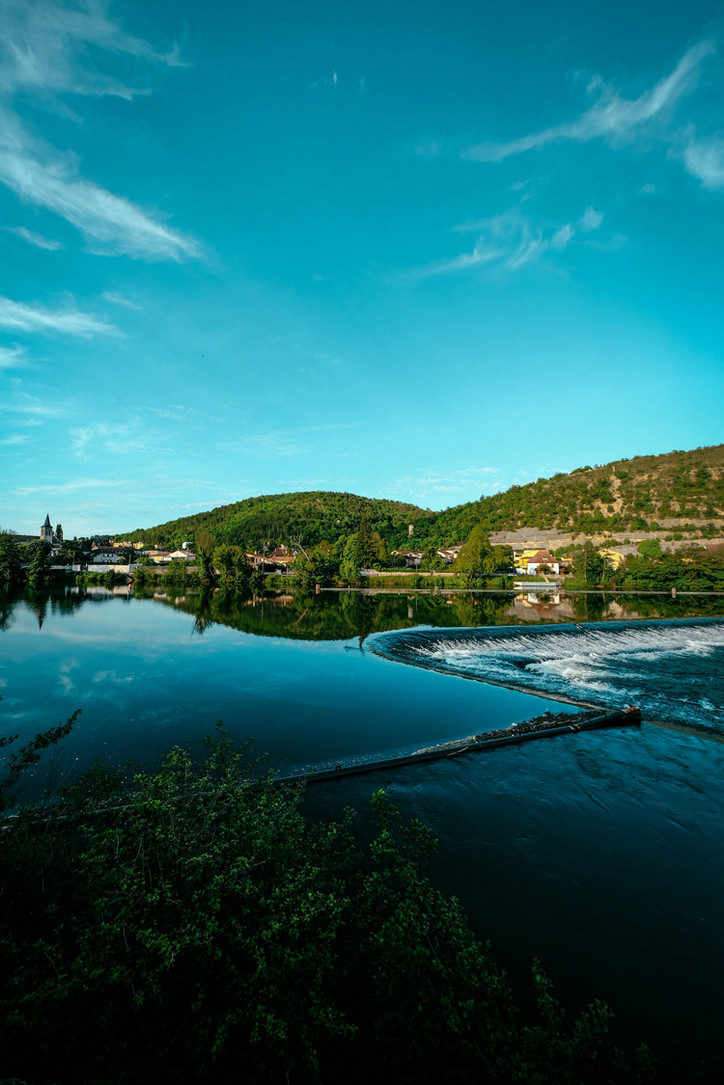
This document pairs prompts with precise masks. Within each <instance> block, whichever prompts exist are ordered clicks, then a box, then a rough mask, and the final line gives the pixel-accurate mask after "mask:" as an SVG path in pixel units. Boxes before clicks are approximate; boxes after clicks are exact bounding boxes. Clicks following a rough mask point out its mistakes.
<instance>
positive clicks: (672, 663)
mask: <svg viewBox="0 0 724 1085" xmlns="http://www.w3.org/2000/svg"><path fill="white" fill-rule="evenodd" d="M376 648H377V649H378V650H380V651H381V653H382V654H384V655H388V654H389V655H391V656H392V657H393V658H395V659H398V660H404V661H405V662H408V663H413V664H416V665H418V666H423V667H431V668H434V669H436V670H445V671H449V672H452V673H455V674H461V675H465V676H468V677H474V678H479V679H482V680H487V681H493V682H500V683H504V684H510V685H516V686H520V687H523V688H525V689H530V690H531V691H534V692H536V693H544V694H545V693H550V694H552V695H553V696H560V697H565V698H569V699H571V700H581V701H585V702H590V703H592V704H601V705H610V706H612V707H620V706H623V705H627V704H637V705H639V707H640V708H641V709H642V712H643V713H644V716H646V717H648V718H649V719H661V720H671V721H678V722H681V723H685V724H688V725H691V726H696V727H700V728H705V729H707V730H712V731H714V732H721V733H723V734H724V622H722V621H719V620H708V621H707V620H704V621H701V620H691V621H671V622H665V621H662V622H656V623H654V622H638V623H624V622H616V623H610V624H607V623H601V624H600V625H587V626H570V625H568V626H563V627H561V626H558V627H550V626H538V627H536V628H533V629H531V628H524V629H522V628H519V627H500V628H493V629H484V630H451V631H450V632H446V633H443V632H441V631H440V630H430V631H425V632H420V631H415V632H413V633H408V634H405V633H398V634H392V635H388V636H384V637H382V638H380V643H378V644H376Z"/></svg>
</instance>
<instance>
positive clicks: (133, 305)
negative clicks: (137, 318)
mask: <svg viewBox="0 0 724 1085" xmlns="http://www.w3.org/2000/svg"><path fill="white" fill-rule="evenodd" d="M102 297H103V298H104V300H105V301H110V302H112V303H113V305H122V306H123V307H124V308H125V309H136V310H138V312H140V311H141V309H142V306H141V305H139V304H138V302H135V301H131V299H130V298H125V297H124V296H123V294H118V293H116V291H115V290H104V291H103V294H102Z"/></svg>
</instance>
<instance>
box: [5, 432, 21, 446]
mask: <svg viewBox="0 0 724 1085" xmlns="http://www.w3.org/2000/svg"><path fill="white" fill-rule="evenodd" d="M27 441H28V435H27V434H26V433H13V434H12V436H10V437H3V439H2V440H1V441H0V445H24V444H27Z"/></svg>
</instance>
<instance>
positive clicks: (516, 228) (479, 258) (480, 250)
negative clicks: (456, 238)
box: [405, 207, 603, 280]
mask: <svg viewBox="0 0 724 1085" xmlns="http://www.w3.org/2000/svg"><path fill="white" fill-rule="evenodd" d="M602 222H603V213H602V212H601V211H596V210H595V209H594V208H593V207H589V208H587V209H586V210H585V211H584V213H583V215H582V216H581V217H580V218H579V219H578V220H577V221H576V222H565V223H563V224H562V225H550V224H547V225H545V226H534V225H533V223H532V222H531V220H530V219H529V218H528V217H527V216H525V215H523V213H522V212H521V210H520V208H519V207H515V208H513V209H511V210H510V211H506V212H504V213H503V214H501V215H495V216H493V217H492V218H489V219H482V220H481V221H479V222H471V223H466V224H465V225H464V226H458V227H456V228H455V232H456V233H473V232H475V233H478V237H477V239H476V241H475V244H474V245H473V248H472V251H468V252H464V253H461V254H460V255H458V256H453V257H451V258H449V259H445V260H438V261H435V262H433V263H431V264H427V265H425V266H424V267H421V268H416V269H413V270H412V271H411V272H408V273H407V274H406V275H405V278H406V279H412V280H416V279H426V278H430V277H432V276H435V275H449V274H451V273H452V272H456V271H465V270H467V269H469V268H473V267H476V266H481V265H485V264H497V265H498V266H501V267H505V268H507V269H508V270H510V271H517V270H518V269H519V268H522V267H525V266H526V264H531V263H534V262H535V261H536V260H540V259H541V257H543V256H544V255H545V254H546V253H547V252H551V251H552V252H562V251H563V250H564V249H565V248H567V247H568V246H569V245H570V244H571V243H572V242H573V241H574V239H575V238H576V236H577V235H578V234H588V233H591V232H592V231H594V230H597V229H598V228H599V227H600V225H601V223H602Z"/></svg>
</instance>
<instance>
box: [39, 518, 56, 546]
mask: <svg viewBox="0 0 724 1085" xmlns="http://www.w3.org/2000/svg"><path fill="white" fill-rule="evenodd" d="M40 538H41V539H44V540H45V541H46V542H49V543H50V544H51V545H52V543H53V525H52V524H51V522H50V516H49V515H48V514H47V513H46V514H45V523H44V524H43V526H42V527H41V529H40Z"/></svg>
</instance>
